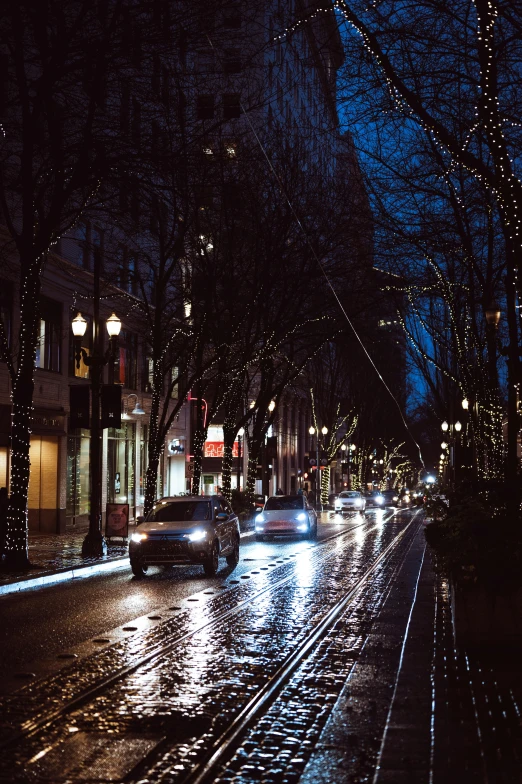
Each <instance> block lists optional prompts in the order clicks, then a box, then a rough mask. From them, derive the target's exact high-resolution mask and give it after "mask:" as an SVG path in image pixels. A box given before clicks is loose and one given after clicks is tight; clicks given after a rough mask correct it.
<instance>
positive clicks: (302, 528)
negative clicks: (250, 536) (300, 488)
mask: <svg viewBox="0 0 522 784" xmlns="http://www.w3.org/2000/svg"><path fill="white" fill-rule="evenodd" d="M255 527H256V539H257V541H258V542H262V541H263V539H264V538H265V537H266V536H292V535H293V536H295V535H300V536H304V537H305V538H306V539H316V538H317V512H316V511H315V509H314V508H313V506H312V505H311V504H310V503H309V502H308V499H307V498H305V496H304V495H274V496H271V497H270V498H268V499H267V502H266V504H265V506H264V508H263V511H262V512H260V513H259V514H258V515H256V518H255Z"/></svg>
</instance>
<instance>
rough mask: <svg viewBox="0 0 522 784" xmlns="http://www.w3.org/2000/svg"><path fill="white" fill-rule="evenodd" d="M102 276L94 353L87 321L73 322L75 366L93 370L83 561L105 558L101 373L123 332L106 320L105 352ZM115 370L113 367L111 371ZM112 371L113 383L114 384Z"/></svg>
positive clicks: (114, 318)
mask: <svg viewBox="0 0 522 784" xmlns="http://www.w3.org/2000/svg"><path fill="white" fill-rule="evenodd" d="M99 303H100V296H99V276H97V275H95V276H94V297H93V342H92V354H90V355H89V354H87V352H86V351H85V349H83V348H82V345H81V339H82V337H83V336H84V335H85V331H86V329H87V321H86V320H85V319H84V318H83V316H82V314H81V313H78V315H77V316H76V317H75V318H74V319H73V320H72V322H71V327H72V331H73V335H74V357H75V360H76V367H78V368H79V367H80V360H81V359H83V362H84V363H85V364H86V365H87V366H88V367H89V368H90V371H91V410H92V415H91V438H90V445H89V461H90V468H91V511H90V514H89V532H88V533H87V535H86V537H85V539H84V540H83V544H82V556H83V557H84V558H94V557H98V556H100V555H105V553H106V552H107V543H106V541H105V539H104V537H103V534H102V530H101V452H102V445H101V434H102V429H101V422H100V394H101V383H102V373H103V368H104V366H105V365H106V364H107V363H108V362H109V361H111V362H112V361H113V360H114V354H115V350H116V344H117V340H118V335H119V334H120V330H121V321H120V319H119V318H118V316H116V314H115V313H113V314H112V315H111V316H109V318H108V319H107V321H106V326H107V332H108V334H109V348H108V349H107V351H105V352H104V351H103V338H102V333H101V330H100V323H99ZM111 370H112V368H111ZM112 375H113V374H112V372H111V373H110V379H109V380H110V381H112Z"/></svg>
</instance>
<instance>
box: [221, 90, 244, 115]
mask: <svg viewBox="0 0 522 784" xmlns="http://www.w3.org/2000/svg"><path fill="white" fill-rule="evenodd" d="M240 114H241V102H240V99H239V95H238V94H237V93H227V94H225V95H224V96H223V119H224V120H234V119H236V118H237V117H239V116H240Z"/></svg>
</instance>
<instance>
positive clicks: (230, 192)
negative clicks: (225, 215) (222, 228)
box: [223, 182, 241, 210]
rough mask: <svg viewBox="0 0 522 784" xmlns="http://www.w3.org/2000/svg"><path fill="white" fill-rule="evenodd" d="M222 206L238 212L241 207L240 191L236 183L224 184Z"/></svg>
mask: <svg viewBox="0 0 522 784" xmlns="http://www.w3.org/2000/svg"><path fill="white" fill-rule="evenodd" d="M223 204H224V206H225V209H228V210H238V209H239V208H240V207H241V190H240V188H239V186H238V184H237V183H235V182H227V183H225V184H224V186H223Z"/></svg>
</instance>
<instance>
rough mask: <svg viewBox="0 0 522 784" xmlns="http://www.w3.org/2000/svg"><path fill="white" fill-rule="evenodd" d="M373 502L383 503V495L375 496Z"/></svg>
mask: <svg viewBox="0 0 522 784" xmlns="http://www.w3.org/2000/svg"><path fill="white" fill-rule="evenodd" d="M375 503H376V504H383V503H384V496H383V495H378V496H376V497H375Z"/></svg>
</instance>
